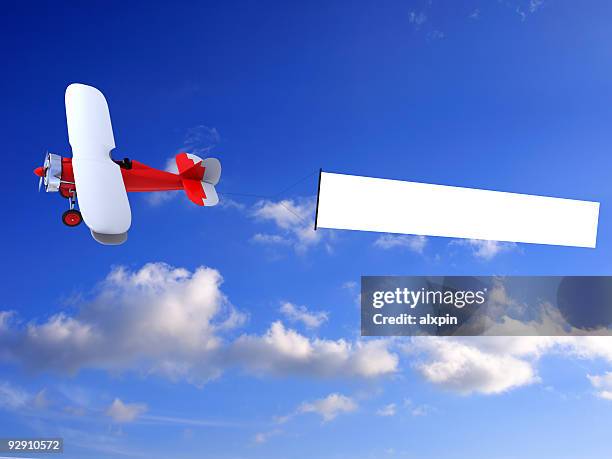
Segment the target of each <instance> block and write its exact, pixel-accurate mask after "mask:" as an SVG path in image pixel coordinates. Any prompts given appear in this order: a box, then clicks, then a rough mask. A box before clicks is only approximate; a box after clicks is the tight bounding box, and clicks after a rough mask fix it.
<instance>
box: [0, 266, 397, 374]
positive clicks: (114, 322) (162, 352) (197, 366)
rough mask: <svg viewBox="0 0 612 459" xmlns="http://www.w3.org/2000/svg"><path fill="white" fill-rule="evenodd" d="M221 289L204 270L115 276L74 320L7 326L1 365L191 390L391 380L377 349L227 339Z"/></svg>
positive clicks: (299, 338) (228, 311)
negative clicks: (243, 375)
mask: <svg viewBox="0 0 612 459" xmlns="http://www.w3.org/2000/svg"><path fill="white" fill-rule="evenodd" d="M222 280H223V279H222V277H221V275H220V273H219V272H218V271H216V270H214V269H212V268H207V267H200V268H197V269H196V270H195V271H194V272H190V271H188V270H186V269H182V268H173V267H171V266H168V265H166V264H163V263H150V264H147V265H145V266H143V267H142V268H141V269H139V270H137V271H133V272H132V271H128V270H127V269H126V268H123V267H118V268H115V269H113V270H112V271H111V272H110V274H109V275H108V276H107V277H106V279H105V280H104V281H103V282H102V283H101V284H100V285H99V286H98V287H97V288H96V290H95V294H94V296H93V298H92V299H91V300H89V301H87V302H85V303H83V304H82V305H81V306H80V308H79V309H78V311H77V312H76V313H75V314H74V315H70V314H68V313H66V312H61V313H58V314H55V315H52V316H51V317H50V318H49V319H47V320H45V321H43V322H30V323H28V324H26V325H25V326H24V325H20V324H18V323H15V324H11V321H10V320H8V319H6V321H5V322H6V323H5V324H4V325H3V326H2V328H0V349H2V350H3V354H2V356H1V357H3V358H5V359H8V360H11V361H14V362H19V363H22V364H23V365H24V366H27V367H30V368H32V369H34V370H54V371H62V372H73V373H74V372H77V371H79V370H81V369H84V368H93V369H105V370H111V371H113V372H116V371H134V370H136V371H142V372H143V373H145V374H150V373H155V374H159V375H161V376H164V377H167V378H170V379H173V380H178V379H183V380H186V381H188V382H191V383H194V384H197V385H201V384H204V383H206V382H207V381H209V380H211V379H214V378H216V377H218V376H219V375H221V374H222V372H223V371H224V370H225V369H226V368H228V367H235V366H238V367H239V368H242V369H245V370H246V371H249V372H255V373H257V374H274V375H279V376H286V375H301V376H311V377H340V376H342V377H344V376H354V377H376V376H382V375H385V374H390V373H393V372H395V371H396V370H397V366H398V356H397V355H396V354H394V353H392V352H391V351H390V350H389V348H388V342H387V341H382V340H371V341H361V340H357V341H354V342H351V341H346V340H328V339H321V338H310V337H307V336H304V335H302V334H300V333H298V332H297V331H295V330H292V329H290V328H286V327H285V326H284V325H283V324H282V323H281V322H275V323H273V324H272V325H271V326H270V328H269V330H268V331H267V332H266V333H264V334H263V335H256V334H255V335H253V334H242V335H241V336H239V337H238V338H236V339H233V340H230V339H227V338H226V335H227V334H228V333H230V332H232V333H235V330H236V329H237V328H238V327H240V326H242V325H243V324H244V323H245V320H246V316H245V314H243V313H241V312H239V311H238V310H237V309H236V308H235V307H234V306H233V305H232V304H231V303H230V302H229V300H228V299H227V297H226V296H225V294H224V293H223V292H222V291H221V283H222ZM298 312H299V310H298ZM5 316H7V315H4V316H2V317H5ZM319 319H320V317H319Z"/></svg>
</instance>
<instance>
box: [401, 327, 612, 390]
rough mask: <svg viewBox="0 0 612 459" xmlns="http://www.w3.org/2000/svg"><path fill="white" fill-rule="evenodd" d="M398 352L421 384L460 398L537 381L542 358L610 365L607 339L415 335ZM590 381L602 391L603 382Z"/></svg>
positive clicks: (611, 346)
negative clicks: (412, 361)
mask: <svg viewBox="0 0 612 459" xmlns="http://www.w3.org/2000/svg"><path fill="white" fill-rule="evenodd" d="M404 349H405V350H406V352H407V353H408V354H409V355H411V356H413V357H414V358H415V359H416V361H415V368H416V369H417V371H418V372H419V373H420V374H421V375H422V376H423V377H424V378H425V380H427V381H428V382H430V383H432V384H434V385H437V386H439V387H441V388H443V389H446V390H450V391H453V392H456V393H459V394H462V395H469V394H473V393H480V394H489V395H490V394H500V393H503V392H507V391H509V390H512V389H516V388H519V387H523V386H527V385H530V384H534V383H537V382H539V381H540V377H539V376H538V374H537V364H538V361H539V360H540V359H541V358H542V357H543V356H546V355H558V356H561V357H566V358H577V359H588V360H595V359H603V360H605V361H607V362H608V363H612V337H609V336H559V337H551V336H508V337H503V336H487V337H462V338H450V337H449V338H439V337H420V338H413V340H412V341H411V342H410V344H409V345H406V346H405V347H404ZM591 378H595V379H591ZM591 378H590V379H591V382H592V383H593V382H597V383H599V384H600V385H601V391H603V392H605V391H607V388H606V387H605V385H604V382H605V381H607V379H599V378H602V377H597V376H595V377H591ZM601 395H602V394H600V396H601Z"/></svg>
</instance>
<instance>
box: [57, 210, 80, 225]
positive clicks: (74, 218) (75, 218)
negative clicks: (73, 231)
mask: <svg viewBox="0 0 612 459" xmlns="http://www.w3.org/2000/svg"><path fill="white" fill-rule="evenodd" d="M62 221H63V222H64V225H66V226H78V225H79V224H80V223H81V222H82V221H83V217H82V216H81V212H79V211H78V210H75V209H72V210H67V211H66V212H64V213H63V214H62Z"/></svg>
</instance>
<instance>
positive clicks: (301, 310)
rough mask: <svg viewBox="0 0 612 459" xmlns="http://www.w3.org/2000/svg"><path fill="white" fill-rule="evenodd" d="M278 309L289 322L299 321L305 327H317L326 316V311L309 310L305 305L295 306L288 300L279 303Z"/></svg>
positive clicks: (325, 319) (324, 320)
mask: <svg viewBox="0 0 612 459" xmlns="http://www.w3.org/2000/svg"><path fill="white" fill-rule="evenodd" d="M280 311H281V313H283V315H284V316H285V317H286V318H287V319H288V320H289V321H290V322H301V323H303V324H304V325H305V326H306V327H307V328H319V327H320V326H321V325H322V324H323V323H324V322H326V321H327V316H328V313H327V312H324V311H319V312H310V311H309V310H308V308H307V307H306V306H297V305H295V304H293V303H289V302H288V301H284V302H283V303H281V307H280Z"/></svg>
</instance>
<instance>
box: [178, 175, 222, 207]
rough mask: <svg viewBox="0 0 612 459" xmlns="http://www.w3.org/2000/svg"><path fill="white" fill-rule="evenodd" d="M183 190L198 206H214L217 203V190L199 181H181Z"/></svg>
mask: <svg viewBox="0 0 612 459" xmlns="http://www.w3.org/2000/svg"><path fill="white" fill-rule="evenodd" d="M183 188H184V189H185V193H186V194H187V197H188V198H189V199H190V200H191V202H193V203H194V204H197V205H198V206H209V207H210V206H215V205H217V204H218V203H219V197H218V196H217V190H215V186H214V185H211V184H210V183H206V182H201V181H199V180H191V179H183Z"/></svg>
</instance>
